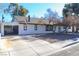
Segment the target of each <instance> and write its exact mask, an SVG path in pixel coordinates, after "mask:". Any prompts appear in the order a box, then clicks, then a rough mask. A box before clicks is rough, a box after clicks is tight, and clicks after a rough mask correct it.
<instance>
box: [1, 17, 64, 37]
mask: <svg viewBox="0 0 79 59" xmlns="http://www.w3.org/2000/svg"><path fill="white" fill-rule="evenodd" d="M0 25H1V26H0V32H1V35H3V36H4V35H26V34H45V33H54V32H55V33H59V32H62V31H64V27H63V26H62V25H58V24H56V23H54V22H53V21H51V22H49V20H44V19H43V18H30V17H23V16H15V17H14V19H13V20H12V22H8V23H7V22H2V23H0Z"/></svg>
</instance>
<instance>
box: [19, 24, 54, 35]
mask: <svg viewBox="0 0 79 59" xmlns="http://www.w3.org/2000/svg"><path fill="white" fill-rule="evenodd" d="M23 26H24V25H23V24H19V34H39V33H53V31H46V28H45V25H37V30H34V25H29V24H28V25H27V30H24V28H23Z"/></svg>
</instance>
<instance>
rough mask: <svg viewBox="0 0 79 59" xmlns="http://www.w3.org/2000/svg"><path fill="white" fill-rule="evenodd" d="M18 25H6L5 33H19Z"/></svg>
mask: <svg viewBox="0 0 79 59" xmlns="http://www.w3.org/2000/svg"><path fill="white" fill-rule="evenodd" d="M17 34H18V26H4V35H17Z"/></svg>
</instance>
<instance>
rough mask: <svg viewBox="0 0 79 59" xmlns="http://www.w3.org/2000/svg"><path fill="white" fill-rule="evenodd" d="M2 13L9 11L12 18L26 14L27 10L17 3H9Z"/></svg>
mask: <svg viewBox="0 0 79 59" xmlns="http://www.w3.org/2000/svg"><path fill="white" fill-rule="evenodd" d="M4 13H10V15H11V16H12V18H13V17H14V16H26V15H27V13H28V10H27V9H26V8H24V7H23V6H20V5H19V4H17V3H10V4H9V6H8V8H7V9H4Z"/></svg>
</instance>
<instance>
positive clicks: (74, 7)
mask: <svg viewBox="0 0 79 59" xmlns="http://www.w3.org/2000/svg"><path fill="white" fill-rule="evenodd" d="M63 16H64V21H63V22H64V23H65V25H67V26H72V28H73V29H72V31H73V32H74V26H76V25H77V24H78V23H79V22H77V21H78V19H77V17H78V16H79V3H69V4H65V6H64V8H63Z"/></svg>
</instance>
